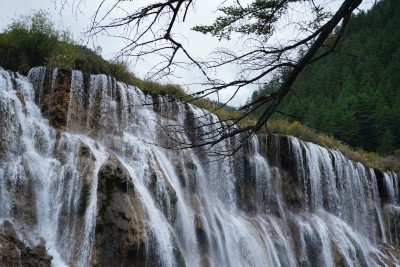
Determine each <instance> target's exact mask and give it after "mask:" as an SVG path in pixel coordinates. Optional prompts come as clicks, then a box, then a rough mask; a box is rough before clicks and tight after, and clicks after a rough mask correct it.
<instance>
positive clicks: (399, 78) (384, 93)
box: [253, 0, 400, 155]
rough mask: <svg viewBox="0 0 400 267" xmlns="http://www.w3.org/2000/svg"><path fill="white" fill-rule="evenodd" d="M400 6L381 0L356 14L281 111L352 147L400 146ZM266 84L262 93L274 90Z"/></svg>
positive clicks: (391, 149) (301, 78)
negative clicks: (334, 48) (334, 44)
mask: <svg viewBox="0 0 400 267" xmlns="http://www.w3.org/2000/svg"><path fill="white" fill-rule="evenodd" d="M398 25H400V5H398V1H395V0H382V1H379V2H377V3H376V4H375V5H374V6H373V7H372V9H371V10H369V11H368V12H360V13H359V14H358V15H355V16H353V17H352V18H351V19H350V21H349V24H348V27H347V28H346V31H345V34H344V36H343V39H342V41H341V42H340V44H339V45H338V47H337V49H336V50H337V51H335V52H334V53H332V54H331V55H329V56H327V57H325V58H323V59H321V60H319V61H317V62H315V63H313V64H311V65H309V66H308V67H307V68H306V69H305V71H304V72H303V73H302V74H301V76H299V78H298V80H297V81H296V83H295V85H294V86H293V88H292V93H290V94H289V95H288V97H287V99H286V100H285V101H284V103H283V104H282V106H281V108H280V111H282V112H283V113H285V114H289V115H293V116H294V117H287V116H283V115H278V116H277V117H279V118H282V116H283V117H286V118H288V119H289V120H290V121H293V120H300V121H301V122H303V123H305V124H307V125H309V126H311V127H312V128H315V129H317V130H319V131H321V132H324V133H326V134H331V135H333V136H334V137H336V138H337V139H339V140H342V141H344V142H345V143H347V144H349V145H350V146H353V147H356V148H362V149H364V150H367V151H376V152H379V153H380V154H383V155H386V154H392V153H394V151H395V150H397V149H399V148H400V75H399V73H400V47H399V46H398V42H399V41H400V28H399V27H398ZM273 88H274V84H273V83H271V84H268V85H265V86H264V88H262V89H260V90H259V91H257V92H256V93H255V94H254V95H253V98H255V97H256V96H257V95H259V94H266V93H268V92H270V91H271V90H272V91H273Z"/></svg>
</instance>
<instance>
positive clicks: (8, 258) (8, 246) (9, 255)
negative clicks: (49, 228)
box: [0, 221, 53, 267]
mask: <svg viewBox="0 0 400 267" xmlns="http://www.w3.org/2000/svg"><path fill="white" fill-rule="evenodd" d="M0 247H1V253H0V265H1V266H4V267H11V266H22V267H47V266H49V267H50V266H51V260H52V259H53V257H52V256H50V255H48V254H47V251H46V246H45V245H44V244H43V243H40V244H38V245H36V246H35V247H34V248H30V247H28V246H27V245H25V244H24V243H23V242H22V241H21V240H20V239H19V238H18V236H17V234H16V232H15V229H14V227H13V225H12V224H11V223H10V222H9V221H5V222H4V223H3V225H2V226H1V231H0Z"/></svg>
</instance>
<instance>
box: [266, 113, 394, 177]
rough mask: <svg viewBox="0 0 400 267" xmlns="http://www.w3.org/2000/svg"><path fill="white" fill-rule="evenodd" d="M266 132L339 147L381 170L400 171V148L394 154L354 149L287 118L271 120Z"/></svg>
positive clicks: (338, 148)
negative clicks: (290, 121) (387, 154)
mask: <svg viewBox="0 0 400 267" xmlns="http://www.w3.org/2000/svg"><path fill="white" fill-rule="evenodd" d="M266 126H267V129H263V131H264V132H266V133H269V134H283V135H292V136H295V137H297V138H299V139H301V140H304V141H308V142H312V143H315V144H318V145H320V146H323V147H325V148H331V149H337V150H339V151H340V152H341V153H343V155H345V156H346V157H348V158H349V159H351V160H354V161H358V162H360V163H362V164H363V165H364V166H367V167H370V168H374V169H379V170H381V171H395V172H400V150H396V151H395V153H394V154H393V155H389V156H381V155H379V154H378V153H376V152H366V151H364V150H361V149H354V148H351V147H350V146H348V145H346V144H344V143H342V142H341V141H339V140H337V139H335V138H334V137H332V136H329V135H326V134H323V133H318V132H317V131H316V130H314V129H311V128H309V127H307V126H305V125H303V124H301V123H300V122H298V121H295V122H292V123H289V122H288V121H285V120H275V121H269V122H268V124H267V125H266Z"/></svg>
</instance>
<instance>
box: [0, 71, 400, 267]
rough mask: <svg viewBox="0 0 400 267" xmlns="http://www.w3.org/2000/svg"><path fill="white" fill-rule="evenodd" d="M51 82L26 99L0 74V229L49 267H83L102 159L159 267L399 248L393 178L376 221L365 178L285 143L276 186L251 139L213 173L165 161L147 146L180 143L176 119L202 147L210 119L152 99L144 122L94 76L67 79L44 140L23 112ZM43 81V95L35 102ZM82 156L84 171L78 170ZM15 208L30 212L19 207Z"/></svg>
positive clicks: (373, 183)
mask: <svg viewBox="0 0 400 267" xmlns="http://www.w3.org/2000/svg"><path fill="white" fill-rule="evenodd" d="M57 73H58V72H57V71H52V72H47V74H46V70H45V69H44V68H35V69H32V70H31V72H30V74H29V77H30V79H31V81H32V84H33V85H32V84H31V83H30V82H29V81H28V79H27V78H25V77H22V76H19V75H18V76H17V77H13V75H14V74H12V73H8V72H6V71H3V70H1V71H0V104H1V106H0V113H1V117H0V121H1V125H2V126H1V127H2V128H0V136H1V142H2V143H1V147H0V148H1V150H0V192H1V202H0V220H2V221H3V220H10V221H11V222H12V223H13V224H14V226H15V227H16V228H17V230H18V233H19V234H20V235H21V238H24V239H25V238H26V239H27V238H28V237H26V236H29V238H30V239H31V240H33V241H31V242H32V243H33V244H35V243H37V242H38V237H40V236H41V237H43V238H44V239H45V240H46V242H47V243H46V247H48V248H49V249H50V250H49V253H50V254H52V255H53V256H54V260H53V265H54V266H64V265H68V264H69V263H73V264H75V265H76V266H89V265H90V262H91V257H92V249H93V244H94V242H95V239H94V238H95V224H96V212H97V211H96V207H97V206H96V205H97V173H98V172H99V170H100V168H101V166H102V165H103V164H104V162H106V160H107V158H108V155H109V153H110V152H112V153H115V154H116V155H117V157H118V159H119V161H120V162H121V163H122V164H123V166H125V168H126V169H127V171H128V172H129V174H130V176H131V177H132V181H133V184H134V185H135V190H136V192H137V193H138V195H139V199H140V200H141V205H142V206H143V208H144V210H145V212H146V218H147V222H146V224H147V231H148V237H149V241H148V242H149V244H147V249H152V250H154V251H151V253H150V254H151V255H153V256H154V257H156V258H157V259H156V261H155V262H156V263H157V264H158V265H160V266H178V265H180V264H182V263H184V264H185V265H186V266H216V267H217V266H299V265H302V266H335V265H336V264H337V263H338V261H340V262H341V263H343V264H346V265H347V266H375V265H376V264H381V263H382V261H383V260H387V259H388V256H387V255H385V254H384V253H381V252H380V251H379V247H378V244H379V242H391V243H392V244H398V243H399V242H398V239H399V235H398V234H397V228H396V227H397V225H396V224H395V222H394V221H393V220H390V219H388V218H389V217H388V216H387V214H390V213H393V212H395V211H396V210H398V209H399V208H398V206H397V203H398V201H399V185H398V176H397V175H396V174H395V173H392V172H387V173H384V175H383V176H384V179H383V180H384V186H385V188H386V191H387V195H388V201H389V202H388V204H387V205H386V206H385V207H386V211H387V212H386V211H385V212H384V211H383V209H382V208H381V203H380V196H379V190H378V184H377V183H378V182H377V177H376V175H375V172H374V171H373V170H367V169H365V168H364V167H363V166H362V165H361V164H359V163H355V162H352V161H350V160H348V159H347V158H345V157H344V156H343V155H342V154H341V153H339V152H338V151H328V150H326V149H324V148H322V147H319V146H316V145H314V144H311V143H307V142H301V141H299V140H297V139H296V138H292V137H289V138H287V139H283V140H287V142H288V147H289V148H290V149H289V154H290V155H288V156H290V158H291V159H292V161H291V164H292V167H293V170H294V171H293V172H292V173H290V172H289V174H288V172H287V170H283V169H281V168H279V167H277V166H273V165H272V164H271V162H270V161H271V160H273V159H266V158H265V157H264V156H263V155H261V154H260V149H259V141H258V140H257V138H253V139H252V140H251V142H249V143H248V145H247V147H245V148H244V149H243V150H241V151H239V152H238V153H237V154H236V155H235V156H234V157H223V158H221V159H219V160H214V158H211V157H209V156H207V155H206V154H204V153H199V152H198V151H197V150H193V149H187V150H179V151H174V150H166V149H163V148H161V147H158V146H155V145H153V144H163V145H168V144H169V143H170V142H171V140H170V139H168V137H167V136H166V135H165V133H163V131H162V130H161V128H160V126H164V127H171V126H172V125H176V126H174V127H175V129H179V130H180V131H178V132H174V133H172V135H173V137H174V138H175V139H177V140H181V141H188V140H190V138H189V136H188V135H187V133H186V132H185V128H184V127H182V124H184V123H185V120H186V116H187V111H186V109H187V110H190V112H191V113H193V114H194V116H195V117H197V118H198V119H196V120H195V125H191V127H198V128H197V131H199V132H203V133H206V138H210V139H215V138H216V137H215V136H212V132H213V129H214V128H213V127H217V126H215V124H214V123H215V122H218V119H217V117H216V116H215V115H206V114H205V112H204V111H203V110H201V109H198V108H196V107H194V106H192V105H189V106H187V107H186V109H185V106H184V105H183V104H182V103H179V102H172V101H170V99H169V98H167V97H159V98H158V100H157V101H158V102H159V111H158V112H155V111H153V106H152V103H153V101H152V99H151V97H149V96H146V95H144V94H143V93H142V92H141V91H140V90H138V89H137V88H134V87H131V86H127V85H125V84H122V83H118V82H115V80H113V79H111V78H109V77H107V76H105V75H92V76H90V77H88V81H89V88H85V86H84V81H85V78H84V76H83V75H82V73H81V72H79V71H73V72H72V77H71V89H70V90H71V93H70V102H69V103H68V113H67V114H66V115H67V125H66V129H65V130H63V131H62V132H61V133H60V134H59V136H58V137H57V134H56V130H54V129H53V128H52V127H51V126H50V125H49V122H48V121H47V119H45V118H44V117H43V116H42V114H41V112H40V109H39V107H38V106H37V105H36V104H35V103H38V102H37V101H40V100H41V99H43V98H44V96H45V94H46V93H50V94H51V93H53V91H54V89H55V88H54V87H55V86H56V81H55V78H56V77H57ZM45 75H50V77H51V79H50V80H51V83H50V86H51V90H46V89H45V88H43V87H45V86H46V82H45V80H46V79H45ZM13 81H15V82H16V83H14V84H16V86H15V85H13ZM17 92H19V93H21V94H22V95H23V96H24V101H21V100H20V98H18V95H17V94H18V93H17ZM85 92H87V93H85ZM35 101H36V102H35ZM23 102H24V103H25V104H24V103H23ZM217 125H218V124H217ZM273 139H274V140H275V141H277V142H280V140H281V139H280V138H279V137H275V138H273ZM233 141H234V140H226V141H224V142H222V143H220V144H219V145H218V146H217V149H220V148H224V149H229V148H230V146H231V142H233ZM267 143H268V142H267ZM83 147H85V148H87V149H88V150H89V151H90V153H91V155H92V156H93V159H92V161H93V164H92V165H91V164H88V165H85V166H84V167H82V164H83V163H82V162H80V153H81V152H80V151H81V150H82V148H83ZM275 147H277V148H279V147H280V145H277V146H275ZM212 149H216V148H215V147H214V148H212ZM266 149H269V148H268V147H267V148H266ZM3 152H5V153H3ZM209 152H216V151H215V150H214V151H212V150H209ZM274 153H278V154H279V149H278V150H277V151H274ZM154 180H155V181H156V182H155V185H154ZM284 183H292V184H291V185H290V187H291V188H292V189H296V188H297V187H298V190H297V191H296V192H297V193H296V194H298V199H297V200H296V201H297V202H296V201H294V203H292V202H288V201H287V199H288V196H287V194H288V193H287V192H286V191H285V190H287V189H285V188H287V187H285V186H284V185H285V184H284ZM85 184H86V185H87V188H88V189H87V190H88V192H86V193H85V192H84V190H83V189H84V186H85ZM21 188H22V189H21ZM23 194H26V195H25V196H24V197H25V198H29V199H30V200H32V204H33V206H32V207H31V209H28V208H25V209H24V208H21V207H20V204H21V200H20V199H19V198H21V195H23ZM84 194H87V196H86V195H85V196H84ZM83 197H85V198H86V202H85V203H86V204H85V206H84V207H83V208H84V213H82V204H81V203H82V198H83ZM30 213H32V214H33V215H29V216H31V217H33V218H34V219H30V221H29V220H27V217H28V215H27V214H30ZM29 218H30V217H29ZM391 225H392V226H394V229H395V230H394V232H393V231H391V230H390V229H392V228H393V227H391ZM399 230H400V229H399ZM24 233H26V234H24ZM177 251H178V252H177ZM179 255H180V256H179ZM338 255H339V256H338ZM377 259H378V260H377ZM377 261H378V262H377ZM379 261H380V262H379ZM392 261H393V260H392ZM397 263H398V262H397ZM394 264H396V262H394Z"/></svg>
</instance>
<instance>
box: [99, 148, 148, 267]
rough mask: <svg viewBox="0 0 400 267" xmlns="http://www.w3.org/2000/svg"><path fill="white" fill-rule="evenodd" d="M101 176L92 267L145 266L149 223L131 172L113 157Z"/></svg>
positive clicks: (101, 171)
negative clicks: (130, 174)
mask: <svg viewBox="0 0 400 267" xmlns="http://www.w3.org/2000/svg"><path fill="white" fill-rule="evenodd" d="M98 175H99V180H98V189H97V210H98V213H97V214H98V216H97V220H96V234H95V245H94V253H93V266H145V265H146V261H147V255H146V250H145V242H146V241H147V235H146V221H145V216H144V211H143V208H142V206H141V204H140V200H139V199H138V196H137V193H136V192H135V188H134V185H133V183H132V179H131V177H130V176H129V173H128V171H127V170H126V169H125V168H124V167H123V166H122V164H121V163H120V162H119V160H118V159H117V157H116V156H115V155H113V154H110V156H109V159H108V160H107V162H106V163H104V164H103V166H102V167H101V168H100V171H99V174H98Z"/></svg>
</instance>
